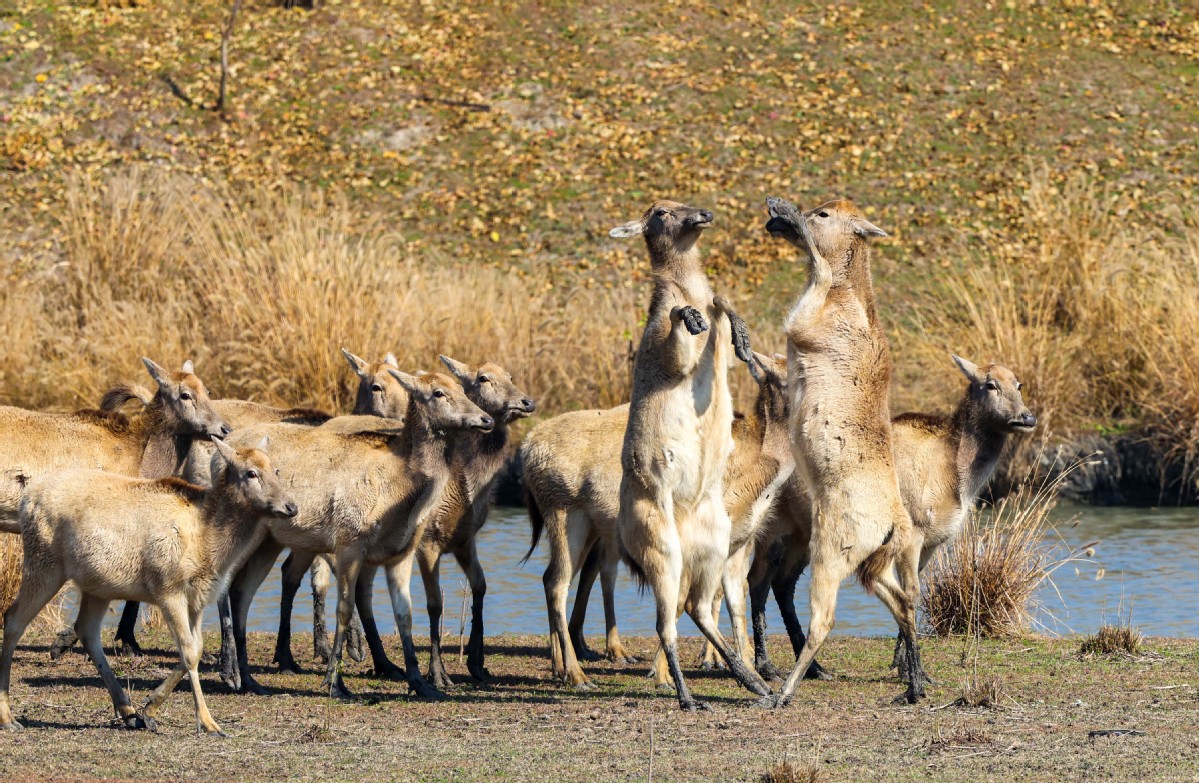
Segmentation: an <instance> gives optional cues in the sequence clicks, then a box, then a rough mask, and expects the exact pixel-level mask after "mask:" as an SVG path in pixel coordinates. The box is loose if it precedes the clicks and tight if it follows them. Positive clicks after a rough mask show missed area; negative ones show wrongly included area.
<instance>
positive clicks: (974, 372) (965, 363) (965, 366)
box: [950, 354, 983, 383]
mask: <svg viewBox="0 0 1199 783" xmlns="http://www.w3.org/2000/svg"><path fill="white" fill-rule="evenodd" d="M950 356H952V357H953V362H954V364H956V365H957V366H958V369H959V370H961V371H962V375H965V376H966V380H968V381H970V382H971V383H982V382H983V377H982V375H981V374H979V372H978V365H977V364H975V363H974V362H972V361H969V360H967V359H963V358H962V357H960V356H958V355H957V354H950Z"/></svg>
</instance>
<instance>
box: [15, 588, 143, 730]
mask: <svg viewBox="0 0 1199 783" xmlns="http://www.w3.org/2000/svg"><path fill="white" fill-rule="evenodd" d="M65 581H66V580H65V579H63V578H62V577H61V575H59V574H57V573H48V572H47V571H41V572H32V571H26V570H25V569H22V574H21V587H20V591H19V592H18V594H17V600H16V601H14V602H13V604H12V605H11V606H9V607H8V611H7V612H5V613H4V647H3V650H2V651H0V729H19V728H21V724H20V723H18V722H17V721H16V719H15V718H13V714H12V706H11V705H10V704H9V700H8V689H9V685H10V682H11V678H12V659H13V655H15V654H16V651H17V644H18V643H19V642H20V641H21V637H22V636H23V635H24V634H25V630H26V629H27V628H29V624H30V623H32V622H33V621H34V619H36V618H37V616H38V614H40V613H41V611H42V608H43V607H44V606H45V605H46V604H48V603H50V599H52V598H53V597H54V596H55V595H56V594H57V593H58V590H59V588H61V587H62V586H63V583H64V582H65ZM82 607H83V604H82V598H81V600H80V609H82ZM106 608H107V604H105V605H104V607H101V610H100V612H99V614H98V617H99V620H98V621H97V629H98V628H99V622H100V621H103V619H104V609H106ZM76 624H78V621H76ZM96 638H97V640H98V639H99V632H98V630H97V634H96ZM114 698H115V696H114ZM126 701H128V698H126ZM129 710H130V712H132V711H133V708H132V706H130V708H129ZM118 712H119V709H118ZM122 717H124V716H123V715H122Z"/></svg>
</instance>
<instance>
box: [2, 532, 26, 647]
mask: <svg viewBox="0 0 1199 783" xmlns="http://www.w3.org/2000/svg"><path fill="white" fill-rule="evenodd" d="M21 558H22V551H21V537H20V536H12V535H6V534H3V533H0V625H3V623H4V613H5V612H7V611H8V607H10V606H12V602H13V601H15V600H16V598H17V591H18V590H19V589H20V588H21Z"/></svg>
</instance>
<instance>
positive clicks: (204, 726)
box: [0, 441, 297, 736]
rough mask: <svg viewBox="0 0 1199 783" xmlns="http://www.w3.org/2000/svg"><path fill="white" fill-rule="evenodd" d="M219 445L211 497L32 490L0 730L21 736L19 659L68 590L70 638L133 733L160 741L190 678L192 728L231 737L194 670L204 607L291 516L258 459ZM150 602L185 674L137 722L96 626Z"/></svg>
mask: <svg viewBox="0 0 1199 783" xmlns="http://www.w3.org/2000/svg"><path fill="white" fill-rule="evenodd" d="M265 447H266V443H265V442H263V443H260V444H259V447H258V448H251V449H240V450H237V451H235V450H234V449H232V448H230V447H229V446H226V445H225V444H224V443H222V442H221V441H216V449H217V453H216V455H215V456H214V457H213V467H212V475H213V479H214V481H213V487H212V488H211V489H204V488H201V487H197V486H195V485H193V484H188V483H187V482H185V481H183V480H181V479H177V478H165V479H158V480H150V479H135V478H129V477H127V476H120V475H117V474H114V473H107V472H104V471H99V470H83V469H74V470H65V471H60V472H54V473H46V474H43V475H41V476H39V477H38V478H36V479H34V480H33V481H32V482H30V484H29V487H28V488H27V490H26V492H25V495H24V498H23V499H22V501H21V505H20V525H21V534H22V537H23V543H24V548H25V559H24V562H23V564H22V568H21V588H20V592H19V594H18V595H17V600H16V602H15V603H14V604H13V605H12V606H11V607H9V610H8V612H7V613H6V614H5V618H4V646H3V650H2V652H0V728H4V729H19V728H21V726H20V724H19V723H17V722H16V720H15V719H14V718H13V715H12V708H11V707H10V705H9V698H8V690H9V682H10V677H11V674H12V661H13V653H14V652H15V651H16V647H17V643H18V642H19V641H20V639H21V635H22V634H23V633H24V632H25V629H26V628H27V627H28V626H29V623H31V622H32V621H33V619H34V618H35V617H37V615H38V612H40V611H41V610H42V607H44V606H45V605H46V603H47V602H48V601H49V600H50V599H51V598H53V597H54V596H55V595H56V594H57V593H58V591H59V589H60V588H61V587H62V586H63V584H65V583H66V581H67V580H71V581H73V582H74V583H75V585H76V586H77V587H78V588H79V591H80V593H81V594H82V598H81V600H80V604H79V617H78V619H76V621H75V628H76V631H77V632H78V634H79V638H80V639H81V640H83V644H84V646H85V647H86V648H87V651H88V654H89V655H90V656H91V658H92V661H93V662H94V663H95V665H96V670H97V671H98V672H99V674H100V678H101V679H102V680H103V681H104V685H105V686H106V687H107V688H108V692H109V694H110V695H111V696H112V703H113V707H114V709H115V710H116V713H117V716H118V717H119V718H120V719H121V720H122V721H123V722H124V723H125V725H126V726H128V727H129V728H141V729H152V730H153V729H156V723H155V718H156V716H157V714H158V710H159V708H160V707H161V706H162V704H163V702H164V701H166V698H167V696H169V695H170V693H171V692H172V691H173V690H174V689H175V686H176V685H178V684H179V681H180V680H181V679H183V677H184V676H187V677H188V678H189V679H190V680H191V686H192V696H193V698H194V699H195V704H196V728H197V730H199V731H204V732H207V733H208V734H217V735H221V736H224V735H223V733H222V732H221V728H220V726H218V725H217V723H216V721H214V720H213V719H212V715H211V714H209V712H208V705H207V704H206V703H205V701H204V694H203V693H202V692H201V690H200V673H199V671H198V670H197V667H198V665H199V663H200V654H201V652H202V650H203V638H202V635H201V619H202V616H203V612H204V607H205V606H207V605H208V603H210V602H211V601H212V600H213V599H214V598H216V597H217V596H218V595H220V594H221V593H222V592H223V590H224V588H225V584H226V582H227V581H228V579H229V575H230V574H231V573H232V571H233V569H234V568H236V567H237V565H238V564H239V563H240V562H241V561H242V560H243V559H244V558H245V557H246V555H248V554H249V553H250V551H251V550H252V549H253V548H254V547H255V546H256V545H257V544H258V542H260V541H261V540H262V539H263V537H264V536H265V533H266V528H265V526H264V524H263V517H265V516H268V515H269V516H272V517H274V518H277V519H285V518H291V517H294V516H295V515H296V512H297V509H296V505H295V503H293V502H292V501H291V499H290V498H289V497H288V496H287V494H286V493H285V492H284V491H283V489H282V488H281V486H280V484H279V479H278V478H277V477H276V471H275V469H274V467H273V466H272V465H271V461H270V459H268V458H267V456H266V454H265V453H263V451H262V449H263V448H265ZM122 598H123V599H126V600H131V601H149V602H151V603H153V604H155V605H156V606H157V607H158V608H159V610H160V611H161V612H162V615H163V618H164V620H165V621H166V624H167V627H168V628H170V630H171V633H172V634H173V635H174V637H175V644H176V645H177V646H178V648H179V657H180V664H179V666H178V667H176V668H175V670H174V671H172V672H171V674H170V675H168V676H167V678H166V679H165V680H163V682H162V684H161V685H159V686H158V687H157V688H156V689H155V690H154V692H153V693H152V694H151V695H150V698H149V700H148V701H147V702H146V705H145V706H144V707H143V708H142V710H141V711H140V712H138V711H137V710H135V709H134V707H133V705H132V703H131V702H130V700H129V694H128V693H126V692H125V689H124V688H122V687H121V683H120V682H119V681H118V680H117V677H116V675H115V674H114V673H113V671H112V668H111V667H110V666H109V664H108V659H107V658H106V657H105V655H104V648H103V647H102V646H101V644H100V625H101V623H102V622H103V620H104V615H105V613H106V612H107V610H108V604H109V602H110V601H112V600H115V599H122Z"/></svg>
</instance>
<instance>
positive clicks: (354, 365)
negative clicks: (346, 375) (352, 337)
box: [341, 348, 367, 378]
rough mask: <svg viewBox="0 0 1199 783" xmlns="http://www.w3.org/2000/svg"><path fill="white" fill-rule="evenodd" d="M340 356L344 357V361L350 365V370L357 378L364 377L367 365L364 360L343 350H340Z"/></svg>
mask: <svg viewBox="0 0 1199 783" xmlns="http://www.w3.org/2000/svg"><path fill="white" fill-rule="evenodd" d="M341 355H342V356H344V357H346V361H347V362H349V363H350V369H352V370H353V371H354V374H355V375H357V376H358V377H359V378H365V377H366V368H367V364H366V361H365V360H363V359H361V358H359V357H357V356H355V355H354V354H352V353H350V352H349V351H347V350H346V349H345V348H342V349H341Z"/></svg>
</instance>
